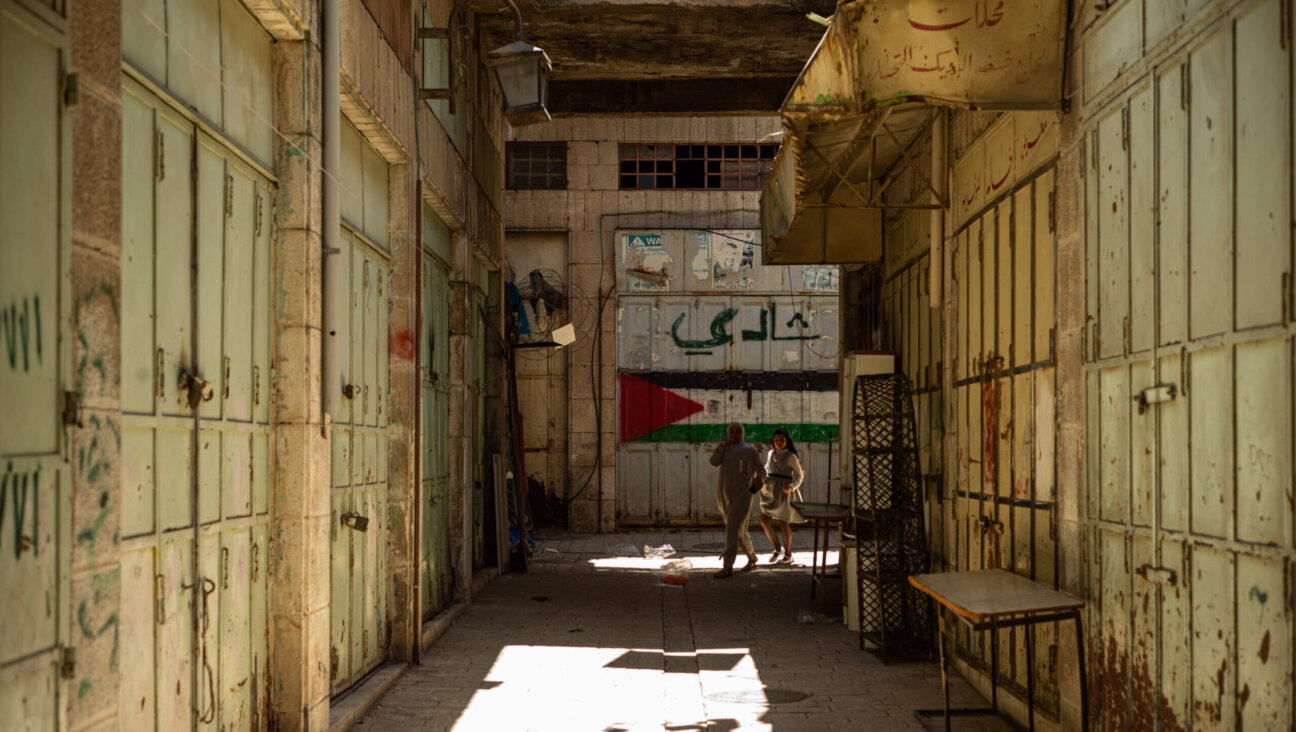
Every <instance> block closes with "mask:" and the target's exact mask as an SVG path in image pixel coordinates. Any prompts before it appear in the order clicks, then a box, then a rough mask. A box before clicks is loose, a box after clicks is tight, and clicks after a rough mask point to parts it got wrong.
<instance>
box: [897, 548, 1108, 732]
mask: <svg viewBox="0 0 1296 732" xmlns="http://www.w3.org/2000/svg"><path fill="white" fill-rule="evenodd" d="M909 583H910V584H912V585H913V586H914V587H916V588H918V589H919V590H921V591H922V592H925V593H926V594H928V595H930V596H931V598H932V599H933V600H935V601H936V617H937V618H938V619H939V622H940V634H939V635H938V636H937V637H936V644H937V648H938V649H939V651H940V664H941V692H942V694H943V696H944V700H945V705H944V709H934V710H926V709H920V710H918V711H917V712H915V714H917V715H918V716H919V717H927V716H936V715H937V714H941V715H942V716H943V717H944V718H945V729H946V730H949V728H950V716H951V715H957V716H973V715H978V714H996V715H997V714H998V713H999V685H998V681H999V643H998V631H999V629H1000V628H1011V627H1016V626H1026V657H1027V658H1029V659H1032V662H1031V663H1028V664H1026V700H1027V701H1026V705H1027V709H1028V712H1027V714H1028V717H1029V720H1030V729H1032V730H1034V729H1035V673H1034V667H1035V664H1034V662H1033V659H1034V656H1033V654H1032V648H1031V646H1032V633H1031V628H1030V626H1032V625H1036V624H1038V623H1050V622H1055V621H1059V620H1071V621H1073V622H1074V623H1075V631H1076V658H1077V659H1079V664H1080V674H1079V678H1078V683H1079V684H1080V725H1081V727H1080V728H1081V729H1082V730H1088V729H1089V700H1088V698H1087V697H1086V696H1085V666H1084V643H1083V635H1082V633H1083V628H1082V621H1081V619H1080V611H1081V610H1082V609H1083V608H1084V600H1081V599H1079V598H1076V597H1072V596H1071V595H1068V594H1066V593H1063V592H1058V591H1057V590H1053V589H1050V588H1048V587H1045V586H1044V585H1041V584H1039V583H1038V582H1034V581H1032V580H1030V579H1027V578H1026V577H1022V576H1021V575H1018V574H1013V573H1012V572H1008V571H1005V570H1002V569H979V570H974V571H969V572H940V573H936V574H915V575H911V576H910V577H909ZM945 610H950V611H952V612H953V613H954V614H955V616H956V617H958V619H959V620H961V621H962V622H963V623H964V624H965V625H967V626H968V627H969V628H971V629H972V630H989V631H990V708H988V709H953V710H952V709H950V707H949V670H948V669H947V666H946V659H945Z"/></svg>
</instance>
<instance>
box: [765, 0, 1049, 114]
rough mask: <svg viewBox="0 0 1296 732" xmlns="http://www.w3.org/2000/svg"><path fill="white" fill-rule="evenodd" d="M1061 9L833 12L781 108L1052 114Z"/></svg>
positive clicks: (867, 4)
mask: <svg viewBox="0 0 1296 732" xmlns="http://www.w3.org/2000/svg"><path fill="white" fill-rule="evenodd" d="M1065 23H1066V3H1064V2H1060V0H1012V2H1008V0H867V1H861V2H845V3H842V4H841V5H839V6H838V8H837V13H836V15H835V16H834V20H833V25H832V26H831V27H830V28H829V30H828V32H827V33H826V34H825V35H824V38H823V40H822V41H821V42H820V44H819V48H817V49H816V50H815V53H814V56H812V57H811V59H810V62H809V63H808V64H807V65H806V69H805V70H804V71H803V72H802V75H801V78H800V79H799V80H798V82H797V84H796V85H794V86H793V89H792V92H791V94H789V96H788V99H787V102H786V103H785V104H784V107H783V111H784V112H785V113H789V114H792V115H795V114H796V113H797V112H802V113H810V114H811V116H828V117H833V116H836V117H841V116H845V115H854V114H860V113H863V112H866V111H868V110H869V109H871V108H873V107H876V106H886V105H891V104H899V103H905V102H915V101H922V102H928V103H933V104H947V105H951V106H972V107H983V108H1002V109H1056V108H1058V107H1059V106H1060V104H1061V100H1062V68H1063V60H1064V50H1065V40H1066V25H1065Z"/></svg>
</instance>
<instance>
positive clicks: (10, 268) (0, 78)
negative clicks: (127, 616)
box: [0, 3, 116, 731]
mask: <svg viewBox="0 0 1296 732" xmlns="http://www.w3.org/2000/svg"><path fill="white" fill-rule="evenodd" d="M63 69H64V50H63V47H62V39H60V38H59V36H57V35H54V34H47V33H46V32H45V31H43V30H42V25H41V24H40V23H39V22H38V21H36V19H35V18H34V17H32V16H30V15H28V14H27V12H26V11H24V10H22V9H21V8H19V7H17V6H15V5H14V4H12V3H0V99H3V100H4V102H3V104H0V170H3V171H5V172H4V173H3V175H0V344H3V348H2V349H0V404H3V405H4V406H3V410H4V417H3V419H0V612H2V614H3V617H4V622H3V623H0V719H5V720H7V721H8V723H17V724H20V725H24V726H25V728H26V729H31V730H50V731H52V730H58V729H62V728H63V727H65V726H66V708H67V698H68V697H67V695H66V689H67V682H66V681H64V680H63V675H62V674H61V673H60V671H61V666H62V663H63V661H64V657H63V654H64V648H63V646H64V644H65V643H66V642H67V640H68V632H69V630H70V626H69V620H70V618H69V614H68V606H69V604H70V601H69V589H70V588H69V582H68V575H69V563H70V559H71V557H70V555H71V553H72V547H73V544H72V537H71V536H70V535H69V531H68V527H69V526H70V522H69V516H68V500H67V497H68V482H69V480H68V479H69V471H68V465H67V453H66V452H65V451H64V448H63V444H64V434H63V428H62V421H61V420H60V417H59V415H60V413H61V409H62V406H63V403H62V401H63V392H64V391H65V390H70V389H71V387H70V385H69V384H68V368H67V366H68V361H69V356H68V353H67V347H68V344H69V339H68V338H67V337H66V335H64V334H63V331H62V328H63V326H62V324H64V323H66V322H68V320H69V318H68V316H67V306H66V303H67V302H68V292H67V290H66V289H65V288H66V285H65V284H64V283H65V282H66V279H65V277H64V276H63V275H64V273H65V272H66V271H67V262H66V258H67V241H68V238H67V227H68V224H69V223H70V221H69V218H68V217H67V216H66V215H65V214H64V202H65V190H64V185H65V184H64V181H66V180H67V177H66V171H67V170H69V169H70V166H68V165H66V164H65V161H66V157H65V149H66V142H65V141H66V135H65V133H64V120H63V114H62V72H63ZM88 426H92V425H88ZM99 426H101V427H102V428H103V430H102V432H103V435H102V439H110V438H111V431H110V429H109V425H99ZM112 427H113V428H114V429H115V428H116V425H112ZM95 430H96V436H98V435H97V432H98V427H95ZM87 431H88V430H87ZM83 449H84V448H83ZM100 457H102V455H100ZM85 490H86V491H87V492H88V491H90V490H91V487H90V486H89V485H87V486H86V487H85ZM106 533H107V532H105V534H106ZM101 538H102V539H103V540H104V541H110V540H111V538H110V537H108V536H106V535H105V536H103V537H100V536H98V534H97V533H96V534H95V535H94V536H90V537H88V540H89V542H90V546H91V547H93V545H94V542H98V541H99V540H100V539H101ZM95 612H96V613H98V610H95ZM92 632H93V631H92Z"/></svg>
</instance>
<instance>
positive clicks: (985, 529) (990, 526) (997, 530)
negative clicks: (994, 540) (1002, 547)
mask: <svg viewBox="0 0 1296 732" xmlns="http://www.w3.org/2000/svg"><path fill="white" fill-rule="evenodd" d="M977 521H978V523H980V524H981V533H982V534H986V533H989V534H994V535H995V536H1002V535H1003V531H1004V525H1003V522H1002V521H996V520H994V519H992V518H990V517H989V516H981V517H980V518H978V519H977Z"/></svg>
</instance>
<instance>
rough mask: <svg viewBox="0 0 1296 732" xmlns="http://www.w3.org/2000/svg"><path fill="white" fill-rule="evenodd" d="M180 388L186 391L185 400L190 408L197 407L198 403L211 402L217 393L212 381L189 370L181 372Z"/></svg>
mask: <svg viewBox="0 0 1296 732" xmlns="http://www.w3.org/2000/svg"><path fill="white" fill-rule="evenodd" d="M180 390H181V391H183V392H185V402H186V403H187V404H188V405H189V408H190V409H197V408H198V405H200V404H202V403H203V402H210V401H211V400H212V397H214V396H215V395H216V391H215V389H214V388H213V387H212V383H211V382H210V381H208V380H206V379H204V378H202V377H201V376H198V375H196V374H191V373H189V372H188V371H186V372H184V373H182V374H180Z"/></svg>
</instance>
